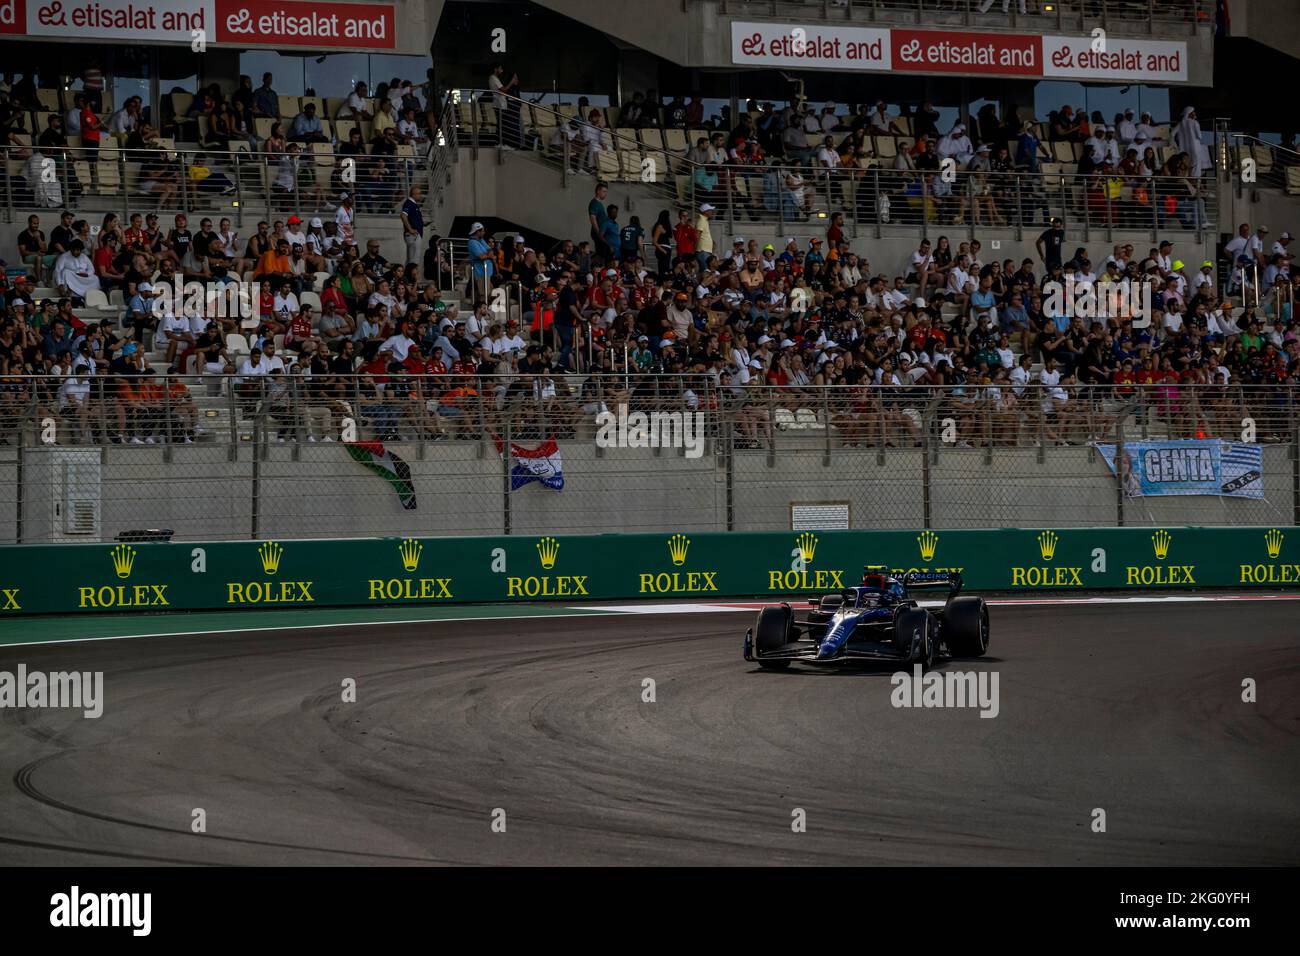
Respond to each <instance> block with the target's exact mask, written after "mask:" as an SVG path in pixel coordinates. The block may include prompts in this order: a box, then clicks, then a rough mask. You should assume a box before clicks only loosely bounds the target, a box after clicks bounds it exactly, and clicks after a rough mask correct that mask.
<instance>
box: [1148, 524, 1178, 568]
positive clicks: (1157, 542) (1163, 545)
mask: <svg viewBox="0 0 1300 956" xmlns="http://www.w3.org/2000/svg"><path fill="white" fill-rule="evenodd" d="M1171 541H1173V535H1171V534H1170V533H1169V532H1168V531H1166V530H1165V529H1164V528H1161V529H1160V530H1159V531H1157V532H1156V533H1155V534H1153V535H1152V536H1151V547H1153V548H1155V551H1156V559H1157V560H1159V561H1163V560H1164V559H1165V557H1166V556H1167V555H1168V554H1169V543H1170V542H1171Z"/></svg>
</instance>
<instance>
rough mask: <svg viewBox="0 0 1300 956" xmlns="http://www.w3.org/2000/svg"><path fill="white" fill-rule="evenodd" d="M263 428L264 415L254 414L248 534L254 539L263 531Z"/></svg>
mask: <svg viewBox="0 0 1300 956" xmlns="http://www.w3.org/2000/svg"><path fill="white" fill-rule="evenodd" d="M262 432H263V430H262V416H261V415H260V414H254V416H253V449H252V450H253V469H252V481H251V482H250V484H249V486H248V487H249V491H250V494H251V500H250V501H249V503H248V536H249V537H250V538H251V539H253V540H254V541H256V540H257V536H258V534H259V532H260V531H261V526H262V516H261V506H262V449H261V443H262V439H263V438H264V437H265V436H264V435H263V433H262Z"/></svg>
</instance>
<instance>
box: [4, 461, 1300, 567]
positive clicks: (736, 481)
mask: <svg viewBox="0 0 1300 956" xmlns="http://www.w3.org/2000/svg"><path fill="white" fill-rule="evenodd" d="M393 447H394V450H396V451H398V453H399V454H400V455H401V456H402V457H403V458H404V459H405V460H406V461H407V463H408V464H409V466H410V469H411V476H412V480H413V482H414V485H415V489H416V496H417V503H418V507H417V508H416V509H415V510H413V511H407V510H405V509H403V508H402V506H401V504H400V501H399V499H398V496H397V495H396V493H395V492H394V491H393V490H392V488H390V487H389V486H388V485H387V484H386V483H385V481H384V480H383V479H382V478H380V477H378V476H376V475H374V474H372V473H371V472H369V471H368V470H367V469H365V468H363V467H362V466H360V465H358V464H356V463H355V462H353V461H352V460H351V458H350V457H349V456H348V455H347V452H346V451H345V450H344V449H343V448H342V447H341V446H339V445H337V444H319V445H303V446H301V447H300V448H299V449H298V456H297V457H296V458H295V456H294V452H295V449H294V448H293V446H290V445H270V446H268V447H267V448H266V449H265V455H264V457H263V458H261V459H260V460H258V461H254V446H252V445H250V444H244V445H241V446H238V447H237V449H236V456H235V460H233V461H232V460H230V456H229V449H228V447H227V446H219V445H196V446H186V447H182V448H175V449H173V453H172V456H171V461H170V463H168V462H167V461H165V460H164V459H165V455H164V451H163V449H161V448H157V447H148V446H145V447H138V446H128V447H122V446H110V447H108V448H104V449H96V450H91V452H90V454H91V456H92V457H97V458H98V460H99V462H100V467H101V474H102V479H101V482H100V502H101V505H100V507H101V512H100V515H101V517H100V529H101V538H103V539H104V540H111V539H112V538H113V537H114V536H115V535H117V534H119V533H120V532H122V531H126V530H131V529H143V528H171V529H172V530H173V531H175V532H176V538H177V540H205V539H239V538H248V537H251V536H253V535H254V528H256V536H258V537H263V538H291V537H292V538H311V537H348V536H374V535H397V534H416V535H428V536H438V535H471V534H499V533H502V532H504V531H505V530H506V516H505V511H504V505H505V500H506V495H505V492H504V483H505V476H504V474H503V463H502V461H501V459H500V458H499V457H498V456H497V454H496V450H495V448H494V447H492V446H491V445H486V446H484V445H481V444H479V443H476V442H440V443H431V444H428V445H426V446H424V457H421V449H420V448H419V447H418V446H416V445H413V444H402V445H395V446H393ZM561 450H562V453H563V456H564V474H565V489H564V491H562V492H555V491H552V490H550V489H547V488H543V487H541V486H540V485H537V484H531V485H528V486H525V487H523V488H520V489H519V490H518V491H515V492H513V493H512V494H510V496H509V503H510V519H509V523H510V531H511V532H512V533H515V534H538V533H543V532H546V533H580V532H590V531H597V532H616V531H620V532H631V531H643V532H648V531H663V530H669V531H716V530H725V529H726V528H727V470H726V467H725V459H723V458H720V457H719V456H718V455H717V454H716V449H713V448H710V449H708V450H707V451H706V453H705V454H704V456H703V457H701V458H696V459H690V458H686V457H684V456H683V455H682V454H681V453H680V452H678V451H671V450H663V451H662V453H660V454H658V455H656V454H654V452H653V450H632V449H624V450H604V451H603V452H602V451H601V450H598V449H597V448H596V447H595V446H594V444H593V443H592V442H590V441H582V440H574V441H567V442H562V443H561ZM63 451H66V449H53V450H51V449H46V448H28V449H26V450H25V455H26V460H25V463H24V476H25V480H24V492H25V500H24V508H23V528H24V534H23V540H24V541H25V542H28V543H30V542H39V541H53V540H88V539H86V538H76V537H71V538H69V537H65V538H60V537H59V534H58V532H59V531H60V527H59V525H60V523H59V522H57V521H56V518H55V511H54V506H53V505H54V500H53V499H54V495H53V492H52V490H51V489H52V486H53V485H54V483H55V471H56V468H57V467H59V465H58V462H59V460H60V459H59V452H63ZM1289 454H1290V449H1289V448H1287V447H1282V446H1278V447H1267V448H1265V456H1264V463H1265V488H1266V493H1267V499H1266V500H1264V501H1249V500H1244V499H1230V498H1214V497H1202V496H1189V497H1183V498H1175V497H1168V498H1147V499H1127V500H1126V501H1125V502H1124V521H1125V523H1126V524H1131V525H1146V524H1150V525H1184V524H1187V525H1248V524H1249V525H1264V524H1270V525H1288V524H1291V523H1292V522H1293V520H1294V514H1295V503H1294V499H1293V477H1292V474H1293V473H1292V463H1291V460H1290V457H1289ZM15 473H16V465H15V458H14V456H13V455H12V454H10V456H9V457H8V458H5V457H0V542H12V541H14V540H15V534H16V525H15V517H16V509H17V493H16V489H17V481H16V474H15ZM924 484H925V468H924V462H923V460H922V455H921V452H920V451H919V450H918V449H902V448H891V449H886V451H885V454H884V460H883V462H882V461H881V459H880V457H879V455H878V453H877V451H876V450H874V449H843V448H837V449H834V450H833V451H832V453H831V456H830V459H829V462H828V461H827V460H826V458H825V450H824V447H821V446H819V445H818V443H817V442H816V441H808V442H807V443H803V444H798V445H796V444H794V443H793V442H791V441H789V440H786V441H785V443H784V444H783V445H781V446H780V447H779V450H778V452H777V454H776V455H774V456H769V455H768V453H767V452H766V451H765V450H759V449H752V450H751V449H737V450H736V452H735V456H734V468H733V473H732V514H733V525H732V526H733V528H734V529H735V530H742V531H759V530H783V529H788V528H789V527H790V506H791V505H792V504H796V503H805V504H807V503H826V502H848V503H849V505H850V509H851V516H852V521H851V523H852V527H854V528H859V529H871V528H884V529H889V528H915V527H921V526H922V525H923V524H924V522H925V512H924V501H925V495H924V491H923V489H924ZM929 487H930V496H929V497H930V524H931V526H932V527H935V528H997V527H1015V526H1044V527H1051V526H1055V527H1083V526H1108V525H1114V524H1116V523H1117V521H1118V514H1119V513H1118V503H1117V500H1116V496H1115V484H1114V479H1113V477H1112V476H1111V475H1110V473H1109V471H1108V470H1107V469H1106V466H1105V464H1104V462H1103V461H1102V460H1101V459H1100V457H1099V456H1096V455H1095V454H1092V453H1091V452H1090V451H1089V450H1088V449H1087V448H1077V447H1069V448H1064V447H1063V448H1046V449H1043V452H1042V461H1039V452H1038V449H1035V448H998V449H995V450H994V454H993V455H992V457H991V460H990V459H986V455H985V452H984V451H983V450H981V449H944V450H941V451H940V452H939V453H938V454H937V456H936V457H935V458H934V459H933V460H932V462H931V464H930V468H929ZM255 488H259V489H260V499H259V506H258V508H257V512H256V514H254V508H253V501H254V489H255ZM89 540H93V539H89Z"/></svg>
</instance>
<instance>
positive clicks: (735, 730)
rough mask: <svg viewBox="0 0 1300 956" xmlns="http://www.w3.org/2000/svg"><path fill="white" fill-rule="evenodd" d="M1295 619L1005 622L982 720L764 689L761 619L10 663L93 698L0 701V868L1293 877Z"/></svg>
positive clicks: (268, 641) (727, 617)
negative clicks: (197, 815)
mask: <svg viewBox="0 0 1300 956" xmlns="http://www.w3.org/2000/svg"><path fill="white" fill-rule="evenodd" d="M1296 607H1297V605H1295V604H1294V603H1291V602H1276V603H1268V602H1259V603H1216V604H1205V605H1195V604H1165V605H1162V604H1147V605H1135V606H1127V607H1122V608H1120V607H1116V606H1113V605H1112V606H1104V605H1103V606H1097V607H1062V608H1055V609H1053V608H1046V607H1032V608H1012V607H995V608H993V611H992V614H993V641H992V645H991V647H990V655H991V656H990V657H989V658H988V659H985V660H982V661H979V662H962V661H957V662H949V663H948V664H947V665H946V667H947V668H955V669H962V670H996V671H997V672H998V674H999V690H1000V698H1001V700H1000V704H1001V713H1000V714H999V716H998V717H997V718H996V719H981V718H980V717H979V716H978V713H977V711H975V710H964V711H963V710H914V709H895V708H894V707H892V706H891V704H890V692H891V690H892V688H891V685H890V681H889V672H890V671H889V669H888V668H886V669H881V670H875V671H852V672H845V671H821V670H816V671H814V670H810V669H807V668H804V669H794V670H791V671H789V672H786V673H765V672H759V671H758V669H757V668H756V667H754V666H752V665H749V664H746V663H745V662H743V661H742V660H741V659H740V638H741V634H742V633H743V630H744V628H745V627H746V626H748V625H749V623H750V622H751V621H752V614H748V613H736V614H707V615H694V616H692V615H684V614H677V615H663V616H610V617H593V618H564V619H545V618H539V619H536V620H534V621H529V622H521V621H489V622H459V623H443V624H427V625H420V626H418V627H417V626H410V625H396V626H376V627H374V628H349V629H330V630H318V631H297V632H278V633H266V634H258V633H256V632H250V633H247V634H241V635H210V636H200V637H177V638H150V639H141V640H131V641H109V642H103V643H85V644H77V645H62V646H59V645H51V646H40V647H27V648H23V647H11V648H4V649H3V650H0V670H8V671H14V670H16V668H17V665H18V663H19V662H23V663H26V664H27V666H28V668H29V669H39V670H66V669H76V670H83V671H84V670H91V671H93V670H103V671H104V672H105V699H106V703H105V711H104V716H103V717H102V718H100V719H99V720H86V719H83V718H82V717H81V715H80V712H72V711H56V710H43V711H32V710H0V863H5V864H15V863H17V864H37V863H43V864H66V865H103V864H135V863H200V864H307V865H317V864H335V865H337V864H344V865H358V864H437V863H451V864H591V863H614V864H646V863H653V864H663V863H679V864H787V863H810V864H847V863H869V864H888V863H905V864H910V863H915V864H935V863H972V864H988V863H1034V864H1071V863H1086V864H1184V865H1197V864H1207V863H1224V864H1228V863H1231V864H1294V863H1295V862H1296V861H1297V859H1298V858H1300V797H1298V796H1297V795H1298V794H1300V653H1298V651H1300V625H1297V623H1296V619H1295V614H1296ZM1247 677H1249V678H1253V679H1254V680H1255V681H1256V682H1257V684H1258V702H1257V703H1254V704H1246V703H1243V702H1242V700H1241V682H1242V680H1243V679H1244V678H1247ZM345 678H353V679H355V680H356V682H357V702H356V703H344V702H342V700H341V699H340V698H341V693H342V691H341V682H342V681H343V680H344V679H345ZM645 678H652V679H653V680H654V681H655V683H656V696H657V701H656V702H655V703H643V702H642V699H641V698H642V681H643V679H645ZM195 808H202V809H203V810H204V811H205V812H206V822H207V832H206V833H205V834H201V835H196V834H194V833H192V832H191V819H192V811H193V810H194V809H195ZM496 808H501V809H502V810H504V811H505V820H506V832H505V833H494V832H493V831H492V829H491V826H490V823H491V816H492V813H493V811H494V809H496ZM795 808H802V809H803V810H804V811H806V814H807V832H805V833H799V834H796V833H793V832H791V813H792V811H793V810H794V809H795ZM1094 808H1102V809H1104V810H1105V812H1106V824H1107V832H1105V833H1094V832H1092V829H1091V827H1090V823H1091V820H1092V812H1093V809H1094Z"/></svg>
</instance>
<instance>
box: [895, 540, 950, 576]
mask: <svg viewBox="0 0 1300 956" xmlns="http://www.w3.org/2000/svg"><path fill="white" fill-rule="evenodd" d="M940 544H941V542H940V539H939V535H938V534H937V533H935V532H933V531H931V530H929V529H928V528H927V529H926V530H925V531H922V532H921V533H920V534H918V535H917V536H916V553H917V556H918V557H920V559H921V563H920V564H910V563H903V562H900V563H899V564H898V565H897V566H891V567H890V569H889V573H890V574H892V575H894V576H895V577H901V576H902V575H904V574H961V572H962V571H963V570H964V569H963V568H960V567H948V566H934V565H932V564H931V562H933V561H934V560H935V559H936V558H939V557H942V551H941V547H940Z"/></svg>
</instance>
